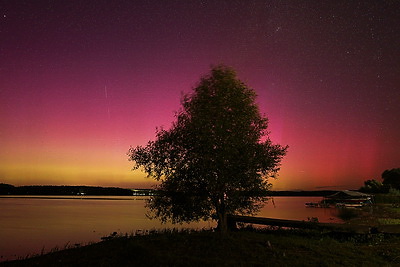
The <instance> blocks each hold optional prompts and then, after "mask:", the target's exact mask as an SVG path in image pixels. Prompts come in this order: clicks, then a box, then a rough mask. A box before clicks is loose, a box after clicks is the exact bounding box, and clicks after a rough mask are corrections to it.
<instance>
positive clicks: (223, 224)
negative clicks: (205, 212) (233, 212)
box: [217, 212, 228, 235]
mask: <svg viewBox="0 0 400 267" xmlns="http://www.w3.org/2000/svg"><path fill="white" fill-rule="evenodd" d="M217 229H218V230H219V231H220V232H221V233H222V234H224V235H225V234H227V233H228V218H227V216H226V213H225V212H219V213H218V225H217Z"/></svg>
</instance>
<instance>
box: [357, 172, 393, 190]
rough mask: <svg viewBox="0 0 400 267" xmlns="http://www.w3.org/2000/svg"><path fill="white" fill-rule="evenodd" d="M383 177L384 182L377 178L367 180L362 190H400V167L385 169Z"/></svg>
mask: <svg viewBox="0 0 400 267" xmlns="http://www.w3.org/2000/svg"><path fill="white" fill-rule="evenodd" d="M381 177H382V182H380V181H377V180H375V179H372V180H367V181H365V182H364V186H363V187H361V188H360V191H362V192H365V193H384V194H386V193H389V192H390V191H393V190H400V168H395V169H391V170H385V171H384V172H383V173H382V176H381Z"/></svg>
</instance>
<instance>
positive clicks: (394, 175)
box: [382, 168, 400, 189]
mask: <svg viewBox="0 0 400 267" xmlns="http://www.w3.org/2000/svg"><path fill="white" fill-rule="evenodd" d="M382 179H383V184H384V185H388V186H390V187H392V188H394V189H400V168H397V169H391V170H385V171H384V172H383V173H382Z"/></svg>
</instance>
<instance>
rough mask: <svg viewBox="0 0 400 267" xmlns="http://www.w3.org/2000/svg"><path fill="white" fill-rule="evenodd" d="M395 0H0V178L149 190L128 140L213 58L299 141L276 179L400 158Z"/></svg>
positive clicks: (348, 177)
mask: <svg viewBox="0 0 400 267" xmlns="http://www.w3.org/2000/svg"><path fill="white" fill-rule="evenodd" d="M399 10H400V2H398V1H251V0H249V1H235V0H229V1H195V0H193V1H183V0H182V1H118V0H114V1H102V0H96V1H50V0H49V1H43V0H36V1H33V0H32V1H23V0H17V1H14V0H10V1H7V0H5V1H2V2H1V3H0V147H1V148H2V149H1V150H0V182H5V183H11V184H15V185H22V184H84V185H106V186H122V187H143V186H145V187H148V186H150V184H151V180H149V179H146V178H144V177H145V174H143V173H141V172H131V171H130V168H131V163H130V162H128V161H127V156H126V152H127V151H128V149H129V146H130V145H132V146H136V145H144V144H145V143H146V142H147V141H148V140H150V139H153V138H154V133H155V128H156V127H157V126H161V125H163V126H165V127H168V126H169V125H171V122H172V121H173V120H174V111H176V110H178V109H179V105H180V97H181V94H182V92H189V91H190V90H191V88H192V87H193V86H195V85H196V83H197V82H198V80H199V78H200V77H201V76H202V75H203V74H205V73H207V72H208V71H209V69H210V65H212V64H218V63H224V64H226V65H229V66H232V67H233V68H235V69H236V70H237V71H238V75H239V77H240V78H241V79H242V80H243V81H245V82H246V83H247V84H248V85H249V86H250V87H252V88H254V89H255V90H256V91H257V93H258V95H259V97H258V103H259V105H260V107H261V111H262V112H263V113H265V114H266V116H267V117H268V118H269V119H270V131H271V139H272V140H273V141H274V142H277V143H280V144H282V145H289V151H288V154H287V157H286V158H285V159H284V161H283V164H282V168H281V172H280V176H279V179H278V180H277V181H274V186H275V187H274V188H275V189H316V188H325V187H333V188H358V187H360V186H361V185H362V183H363V181H364V180H366V179H372V178H376V179H379V178H380V174H381V173H382V172H383V171H384V170H385V169H391V168H397V167H400V150H399V147H400V121H399V117H400V105H399V100H400V88H399V87H400V51H399V47H400V21H399V20H400V19H399V18H400V16H399Z"/></svg>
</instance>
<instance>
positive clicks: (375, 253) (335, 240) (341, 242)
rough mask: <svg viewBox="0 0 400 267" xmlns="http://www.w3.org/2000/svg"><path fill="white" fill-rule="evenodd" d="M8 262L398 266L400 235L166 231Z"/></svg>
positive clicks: (79, 264) (117, 238) (49, 263)
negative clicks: (358, 235) (223, 234)
mask: <svg viewBox="0 0 400 267" xmlns="http://www.w3.org/2000/svg"><path fill="white" fill-rule="evenodd" d="M0 265H1V264H0ZM2 265H4V266H36V265H38V266H132V265H134V266H209V265H211V266H379V265H382V266H396V265H397V266H398V265H400V237H384V236H382V235H369V236H362V238H359V237H357V236H354V235H352V236H337V235H332V234H329V233H320V232H314V231H305V230H302V231H300V230H297V231H295V230H274V231H271V230H265V229H264V230H255V229H244V230H240V231H238V232H232V233H230V234H229V235H227V236H221V235H220V234H219V233H216V232H212V231H201V232H189V231H183V232H176V231H163V232H161V233H159V232H157V233H153V234H150V235H145V236H134V237H122V236H120V237H115V238H112V239H110V240H107V241H103V242H100V243H96V244H93V245H89V246H83V247H77V248H72V249H67V250H64V251H58V252H54V253H50V254H47V255H43V256H39V257H34V258H30V259H27V260H21V261H13V262H6V263H2Z"/></svg>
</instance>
